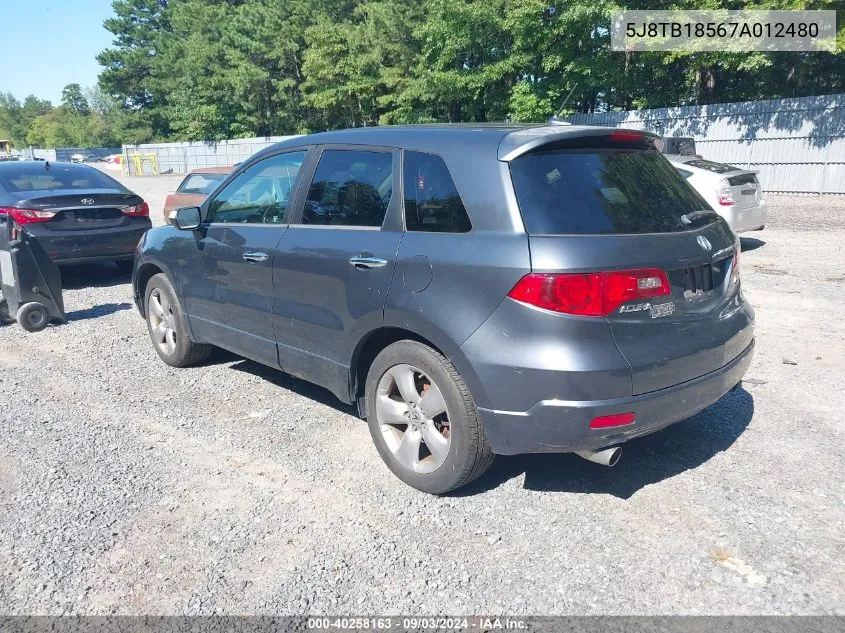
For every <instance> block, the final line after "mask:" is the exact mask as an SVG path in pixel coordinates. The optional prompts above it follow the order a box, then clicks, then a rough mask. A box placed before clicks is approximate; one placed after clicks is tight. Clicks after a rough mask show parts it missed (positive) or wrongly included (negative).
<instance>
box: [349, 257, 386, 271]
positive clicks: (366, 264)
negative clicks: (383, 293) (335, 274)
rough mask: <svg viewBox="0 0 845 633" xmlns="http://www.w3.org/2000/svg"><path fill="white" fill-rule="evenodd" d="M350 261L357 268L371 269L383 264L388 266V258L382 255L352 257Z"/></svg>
mask: <svg viewBox="0 0 845 633" xmlns="http://www.w3.org/2000/svg"><path fill="white" fill-rule="evenodd" d="M349 263H350V264H352V265H353V266H355V268H358V269H361V270H369V269H371V268H381V267H382V266H386V265H387V260H386V259H382V258H380V257H364V256H359V257H353V258H352V259H350V260H349Z"/></svg>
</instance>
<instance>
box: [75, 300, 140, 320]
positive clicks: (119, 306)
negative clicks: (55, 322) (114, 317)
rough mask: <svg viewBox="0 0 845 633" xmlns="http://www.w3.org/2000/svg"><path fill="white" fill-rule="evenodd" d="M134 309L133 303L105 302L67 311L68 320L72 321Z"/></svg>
mask: <svg viewBox="0 0 845 633" xmlns="http://www.w3.org/2000/svg"><path fill="white" fill-rule="evenodd" d="M130 309H132V304H131V303H104V304H103V305H98V306H94V307H93V308H88V309H87V310H74V311H73V312H68V313H67V320H68V322H70V321H84V320H86V319H96V318H99V317H104V316H107V315H109V314H114V313H115V312H121V311H122V310H130Z"/></svg>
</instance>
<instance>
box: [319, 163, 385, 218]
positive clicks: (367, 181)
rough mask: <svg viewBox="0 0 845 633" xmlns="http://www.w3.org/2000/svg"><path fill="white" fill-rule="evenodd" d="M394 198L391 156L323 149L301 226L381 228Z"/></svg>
mask: <svg viewBox="0 0 845 633" xmlns="http://www.w3.org/2000/svg"><path fill="white" fill-rule="evenodd" d="M392 195H393V154H392V153H391V152H373V151H359V150H333V149H332V150H326V151H324V152H323V154H322V156H321V157H320V163H319V164H318V165H317V171H316V173H315V174H314V180H313V182H312V183H311V187H310V188H309V189H308V198H307V199H306V201H305V209H304V210H303V212H302V223H303V224H331V225H340V226H381V225H382V222H384V216H385V213H387V205H388V204H390V197H391V196H392Z"/></svg>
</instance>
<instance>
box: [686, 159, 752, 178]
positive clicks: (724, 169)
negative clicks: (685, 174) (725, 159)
mask: <svg viewBox="0 0 845 633" xmlns="http://www.w3.org/2000/svg"><path fill="white" fill-rule="evenodd" d="M684 164H685V165H689V166H690V167H697V168H698V169H706V170H707V171H712V172H713V173H716V174H726V173H728V172H729V171H736V170H737V169H739V167H734V166H733V165H725V164H724V163H714V162H713V161H712V160H704V159H703V158H699V159H696V160H688V161H687V162H686V163H684Z"/></svg>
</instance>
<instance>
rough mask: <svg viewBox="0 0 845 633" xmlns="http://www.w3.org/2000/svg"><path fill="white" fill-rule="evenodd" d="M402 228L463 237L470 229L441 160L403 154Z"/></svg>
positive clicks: (414, 153) (453, 184) (446, 169)
mask: <svg viewBox="0 0 845 633" xmlns="http://www.w3.org/2000/svg"><path fill="white" fill-rule="evenodd" d="M404 162H405V165H404V172H405V174H404V177H405V225H406V226H407V228H408V230H409V231H429V232H436V233H466V232H468V231H469V230H470V229H471V228H472V225H471V224H470V221H469V216H467V212H466V209H465V208H464V203H463V202H461V196H460V195H459V194H458V190H457V189H456V188H455V183H454V181H453V180H452V176H451V175H450V174H449V169H448V168H447V167H446V163H444V162H443V159H442V158H440V156H436V155H435V154H425V153H423V152H405V161H404Z"/></svg>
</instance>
